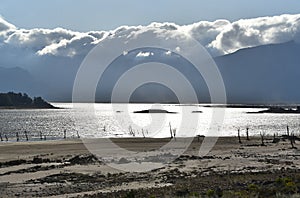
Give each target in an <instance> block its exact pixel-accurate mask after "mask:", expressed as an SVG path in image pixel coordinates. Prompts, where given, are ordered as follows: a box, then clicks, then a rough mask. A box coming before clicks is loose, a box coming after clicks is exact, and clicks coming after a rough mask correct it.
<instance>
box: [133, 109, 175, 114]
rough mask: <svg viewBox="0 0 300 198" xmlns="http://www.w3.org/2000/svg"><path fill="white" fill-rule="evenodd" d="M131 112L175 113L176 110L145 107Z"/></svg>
mask: <svg viewBox="0 0 300 198" xmlns="http://www.w3.org/2000/svg"><path fill="white" fill-rule="evenodd" d="M133 113H177V112H171V111H167V110H164V109H146V110H141V111H134V112H133Z"/></svg>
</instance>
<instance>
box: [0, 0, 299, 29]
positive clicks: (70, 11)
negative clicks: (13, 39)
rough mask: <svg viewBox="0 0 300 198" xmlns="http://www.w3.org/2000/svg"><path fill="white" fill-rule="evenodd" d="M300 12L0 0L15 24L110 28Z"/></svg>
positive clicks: (238, 0)
mask: <svg viewBox="0 0 300 198" xmlns="http://www.w3.org/2000/svg"><path fill="white" fill-rule="evenodd" d="M297 13H300V1H299V0H285V1H283V0H265V1H262V0H251V1H244V0H187V1H182V0H151V1H142V0H129V1H124V0H109V1H101V0H84V1H83V0H82V1H79V0H43V1H40V0H26V1H19V0H1V2H0V15H1V16H2V17H3V18H4V19H6V20H7V21H9V22H10V23H12V24H14V25H15V26H17V27H20V28H25V29H31V28H49V29H53V28H56V27H62V28H66V29H71V30H74V31H91V30H112V29H115V28H117V27H119V26H121V25H148V24H150V23H151V22H174V23H176V24H178V25H185V24H191V23H194V22H198V21H203V20H206V21H214V20H217V19H227V20H229V21H236V20H238V19H242V18H256V17H260V16H274V15H281V14H297Z"/></svg>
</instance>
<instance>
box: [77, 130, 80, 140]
mask: <svg viewBox="0 0 300 198" xmlns="http://www.w3.org/2000/svg"><path fill="white" fill-rule="evenodd" d="M77 138H78V139H79V138H80V135H79V133H78V131H77Z"/></svg>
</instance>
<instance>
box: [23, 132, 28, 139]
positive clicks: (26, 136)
mask: <svg viewBox="0 0 300 198" xmlns="http://www.w3.org/2000/svg"><path fill="white" fill-rule="evenodd" d="M24 133H25V138H26V141H28V135H27V131H26V130H25V131H24Z"/></svg>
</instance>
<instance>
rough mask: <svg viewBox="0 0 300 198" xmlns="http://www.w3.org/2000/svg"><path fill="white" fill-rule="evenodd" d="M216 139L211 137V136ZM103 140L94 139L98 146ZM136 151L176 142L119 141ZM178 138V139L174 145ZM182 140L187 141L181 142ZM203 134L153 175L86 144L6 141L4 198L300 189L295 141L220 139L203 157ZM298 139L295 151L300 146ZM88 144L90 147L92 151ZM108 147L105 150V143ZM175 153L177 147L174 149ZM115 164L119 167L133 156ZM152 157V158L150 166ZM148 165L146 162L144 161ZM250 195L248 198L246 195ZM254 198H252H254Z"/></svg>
mask: <svg viewBox="0 0 300 198" xmlns="http://www.w3.org/2000/svg"><path fill="white" fill-rule="evenodd" d="M208 140H209V139H208ZM98 141H100V142H101V141H102V140H93V141H91V142H97V143H98ZM111 141H112V142H114V143H115V145H118V146H119V147H121V148H124V149H126V150H130V151H133V152H147V151H151V152H152V156H148V158H147V159H151V160H157V159H159V157H161V156H159V153H157V156H155V152H156V150H157V149H158V148H161V147H162V146H164V145H166V144H167V143H168V142H169V141H170V139H169V138H160V139H158V138H156V139H152V138H113V139H111ZM172 141H175V140H172ZM176 141H177V142H180V141H183V139H180V138H177V140H176ZM202 143H203V137H201V138H199V139H198V138H195V139H193V141H192V143H191V145H190V146H189V147H188V148H187V149H186V151H185V152H184V153H182V154H180V155H179V156H178V157H176V158H175V159H174V160H173V161H172V162H169V163H165V164H164V165H163V166H161V167H160V168H157V169H153V170H151V171H148V172H126V171H122V170H118V169H114V168H112V167H111V166H108V165H106V164H105V163H104V161H103V160H101V156H100V158H99V157H96V156H95V155H94V154H92V153H90V152H89V150H88V149H87V148H86V145H85V144H83V142H82V141H81V140H60V141H41V142H14V143H0V190H1V197H51V196H53V197H217V196H219V197H243V196H244V195H245V196H244V197H247V196H248V195H249V196H250V197H251V196H253V197H274V196H277V195H278V196H283V195H291V194H294V195H297V194H299V190H300V171H299V167H300V150H299V149H297V148H296V149H295V148H294V149H292V148H291V146H290V142H289V141H288V140H286V141H283V140H281V141H279V142H277V143H272V137H266V140H265V145H264V146H261V144H260V138H259V137H250V140H249V141H247V140H246V138H244V137H242V143H241V144H240V143H239V142H238V138H236V137H220V138H218V141H217V143H216V144H215V146H214V147H213V149H212V150H211V151H210V152H209V153H208V154H207V155H204V156H199V155H198V153H199V148H200V146H201V145H202ZM298 144H299V142H298V141H296V144H295V146H296V147H297V146H298V147H300V146H299V145H298ZM87 147H89V146H87ZM104 147H105V146H104ZM168 155H170V156H172V155H173V150H170V151H168ZM112 160H114V162H115V163H118V164H128V163H135V162H133V161H132V160H133V159H130V158H128V159H125V160H124V159H123V161H121V160H118V159H114V156H112ZM151 160H150V161H151ZM140 163H141V162H140ZM246 195H247V196H246ZM249 196H248V197H249Z"/></svg>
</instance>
